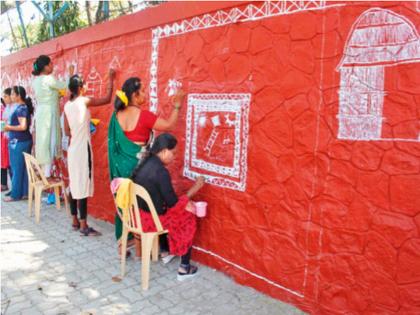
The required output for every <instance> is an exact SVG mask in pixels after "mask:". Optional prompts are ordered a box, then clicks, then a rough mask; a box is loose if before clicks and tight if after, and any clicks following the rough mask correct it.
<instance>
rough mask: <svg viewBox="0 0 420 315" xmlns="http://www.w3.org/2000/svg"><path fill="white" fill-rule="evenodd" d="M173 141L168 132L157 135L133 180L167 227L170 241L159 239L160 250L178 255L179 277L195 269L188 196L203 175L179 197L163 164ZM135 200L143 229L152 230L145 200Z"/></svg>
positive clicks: (172, 153) (171, 156)
mask: <svg viewBox="0 0 420 315" xmlns="http://www.w3.org/2000/svg"><path fill="white" fill-rule="evenodd" d="M176 144H177V140H176V138H175V137H174V136H173V135H171V134H169V133H163V134H161V135H159V136H158V137H157V138H156V139H155V141H154V143H153V145H152V148H151V149H150V151H149V153H148V156H147V157H146V158H145V159H144V160H143V161H142V162H141V163H140V164H139V165H138V166H137V167H136V168H135V169H134V172H133V175H132V180H133V182H135V183H136V184H139V185H141V186H143V187H144V188H145V189H146V190H147V192H148V193H149V195H150V197H151V198H152V201H153V204H154V206H155V208H156V211H157V213H158V215H159V219H160V222H161V223H162V225H163V228H164V229H167V230H168V231H169V232H168V241H169V244H168V243H167V242H166V241H165V240H166V239H165V238H162V239H160V240H161V242H160V247H161V252H167V251H168V250H169V253H170V254H171V255H176V256H181V264H180V265H179V269H178V280H179V281H182V280H184V279H188V278H190V277H193V276H194V275H196V273H197V267H196V266H193V265H191V264H190V258H191V248H192V242H193V238H194V235H195V231H196V218H195V215H194V214H193V213H192V209H193V208H194V207H193V205H192V203H191V201H190V198H191V197H192V196H194V194H196V193H197V192H198V190H199V189H200V188H201V187H202V186H203V184H204V178H203V177H202V176H200V177H198V178H197V179H196V182H195V183H194V185H193V186H192V187H191V188H190V189H189V190H188V192H187V193H186V194H185V195H183V196H181V197H178V196H177V195H176V194H175V191H174V188H173V186H172V182H171V176H170V174H169V171H168V170H167V169H166V166H167V165H169V164H170V163H171V162H172V161H173V160H174V158H175V154H176ZM137 201H138V204H139V209H141V211H140V217H141V221H142V226H143V229H144V230H145V231H146V232H151V231H155V230H156V227H155V224H154V222H153V219H152V216H151V214H150V211H149V208H148V206H147V204H146V203H145V202H144V201H143V200H142V199H141V198H138V200H137ZM162 240H163V242H162ZM168 245H169V248H168Z"/></svg>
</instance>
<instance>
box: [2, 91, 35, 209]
mask: <svg viewBox="0 0 420 315" xmlns="http://www.w3.org/2000/svg"><path fill="white" fill-rule="evenodd" d="M11 98H12V102H13V103H15V104H17V107H16V109H15V110H14V112H13V113H12V114H11V116H10V118H9V123H6V125H5V127H4V130H5V131H8V132H9V156H10V167H11V170H12V190H11V193H10V196H7V197H5V198H4V201H6V202H9V201H18V200H21V199H25V197H26V198H27V196H28V174H27V172H26V166H25V159H24V156H23V152H26V153H29V154H30V153H31V149H32V135H31V133H30V132H29V127H30V125H31V115H32V113H33V106H32V100H31V99H30V98H29V97H26V91H25V89H24V88H23V87H22V86H14V87H13V89H12V93H11Z"/></svg>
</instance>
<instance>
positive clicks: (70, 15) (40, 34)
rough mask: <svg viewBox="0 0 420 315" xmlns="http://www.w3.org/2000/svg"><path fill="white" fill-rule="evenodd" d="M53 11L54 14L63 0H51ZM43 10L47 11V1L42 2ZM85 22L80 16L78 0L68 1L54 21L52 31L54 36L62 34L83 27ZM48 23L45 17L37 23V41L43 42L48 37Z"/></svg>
mask: <svg viewBox="0 0 420 315" xmlns="http://www.w3.org/2000/svg"><path fill="white" fill-rule="evenodd" d="M52 3H53V12H54V14H55V13H56V12H57V11H58V10H59V9H60V8H61V7H62V5H63V3H64V2H63V1H53V2H52ZM43 9H44V11H45V12H47V11H48V2H47V1H45V2H44V7H43ZM86 25H87V23H86V22H85V21H83V20H82V19H81V17H80V9H79V3H78V2H73V1H72V2H69V7H68V8H67V9H66V10H65V11H64V12H63V13H62V14H61V15H60V17H58V18H57V19H56V20H55V22H54V33H55V36H56V37H57V36H60V35H64V34H67V33H70V32H73V31H75V30H78V29H80V28H82V27H85V26H86ZM49 32H50V24H49V22H48V21H47V20H46V19H43V20H42V22H41V23H40V24H39V27H38V31H37V41H38V42H43V41H46V40H48V39H50V33H49Z"/></svg>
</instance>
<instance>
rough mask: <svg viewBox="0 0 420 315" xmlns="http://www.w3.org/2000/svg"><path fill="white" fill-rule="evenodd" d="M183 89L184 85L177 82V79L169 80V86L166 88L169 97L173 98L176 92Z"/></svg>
mask: <svg viewBox="0 0 420 315" xmlns="http://www.w3.org/2000/svg"><path fill="white" fill-rule="evenodd" d="M181 87H182V83H181V82H179V81H177V80H175V79H169V81H168V86H167V88H166V92H167V93H168V96H173V95H175V94H176V92H177V91H178V90H179V89H180V88H181Z"/></svg>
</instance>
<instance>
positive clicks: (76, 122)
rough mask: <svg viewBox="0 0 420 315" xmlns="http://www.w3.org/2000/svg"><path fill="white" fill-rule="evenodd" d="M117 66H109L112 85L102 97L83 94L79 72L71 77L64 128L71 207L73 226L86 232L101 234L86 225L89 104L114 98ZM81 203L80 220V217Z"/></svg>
mask: <svg viewBox="0 0 420 315" xmlns="http://www.w3.org/2000/svg"><path fill="white" fill-rule="evenodd" d="M114 77H115V72H114V70H112V69H110V70H109V85H108V89H107V94H106V96H105V97H103V98H98V99H95V98H91V97H85V96H83V93H84V89H83V80H82V78H81V77H79V76H78V75H74V76H72V77H71V78H70V82H69V90H70V92H71V95H70V100H69V101H68V102H67V103H66V104H65V105H64V130H65V132H66V135H67V136H68V137H70V139H69V142H70V144H69V147H68V151H67V163H68V171H69V182H70V210H71V214H72V216H73V223H72V227H73V229H74V230H78V229H79V228H80V233H81V234H82V235H84V236H96V235H100V233H99V232H97V231H95V230H94V229H93V228H91V227H89V226H88V225H87V222H86V219H87V198H88V197H91V196H92V195H93V155H92V144H91V140H90V111H89V108H88V107H90V106H101V105H105V104H108V103H109V102H110V101H111V96H112V89H113V86H114ZM77 206H79V214H80V221H79V220H78V218H77Z"/></svg>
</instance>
